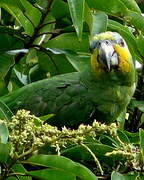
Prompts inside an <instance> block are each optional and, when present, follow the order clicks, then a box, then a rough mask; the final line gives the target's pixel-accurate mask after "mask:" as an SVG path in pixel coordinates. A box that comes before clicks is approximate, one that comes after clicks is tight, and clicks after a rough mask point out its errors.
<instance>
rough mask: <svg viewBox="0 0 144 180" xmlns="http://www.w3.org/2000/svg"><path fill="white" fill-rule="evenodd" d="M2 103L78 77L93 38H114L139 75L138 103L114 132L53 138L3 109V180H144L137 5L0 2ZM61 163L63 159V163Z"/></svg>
mask: <svg viewBox="0 0 144 180" xmlns="http://www.w3.org/2000/svg"><path fill="white" fill-rule="evenodd" d="M0 7H1V19H0V96H3V95H5V94H7V93H9V92H12V91H15V90H16V89H18V88H21V87H22V86H25V85H26V84H29V83H32V82H34V81H38V80H41V79H44V78H50V77H51V76H55V75H59V74H64V73H69V72H74V71H81V70H82V69H84V68H85V67H86V66H87V64H88V63H89V58H90V52H89V43H90V41H91V38H92V37H93V35H95V34H96V33H100V32H103V31H107V30H110V31H116V32H118V33H120V34H121V35H122V36H123V37H124V39H125V40H126V42H127V44H128V46H129V49H130V51H131V54H132V56H133V60H134V61H135V62H136V64H137V63H138V62H139V63H140V64H139V65H141V66H139V67H137V71H138V84H137V89H136V92H135V95H134V97H133V99H132V100H131V103H130V105H129V107H128V108H127V113H126V116H125V115H124V116H121V117H119V118H118V120H117V122H118V123H117V124H115V123H113V124H111V125H109V126H107V125H105V124H101V123H98V122H96V121H95V122H93V124H92V125H91V126H90V125H89V126H85V125H80V126H79V128H78V129H77V130H70V129H67V128H66V127H64V128H63V129H62V130H58V129H57V128H56V127H52V126H50V125H48V124H45V123H44V120H45V119H48V118H51V117H52V116H53V115H52V114H49V115H47V116H46V117H40V118H37V117H35V116H33V115H30V114H29V112H27V111H24V110H20V111H18V112H17V114H16V115H15V116H14V115H13V113H12V112H11V111H10V109H9V108H8V107H7V106H6V105H5V104H4V103H3V102H1V101H0V118H1V121H0V174H1V177H0V179H7V180H16V179H20V180H23V179H24V180H30V179H32V178H36V179H53V180H57V179H58V180H63V179H65V180H67V179H68V180H76V179H81V180H94V179H95V180H96V179H97V178H99V179H101V178H102V179H110V177H111V179H112V180H115V179H126V180H129V179H131V180H133V179H136V178H137V179H138V178H139V179H143V178H144V168H143V166H144V130H143V126H144V114H143V112H144V96H143V95H144V92H143V90H144V84H143V81H144V69H143V58H144V45H143V44H144V17H143V16H142V13H143V11H144V4H143V3H142V2H141V1H140V3H139V4H137V3H136V2H135V0H99V1H98V0H67V1H66V0H1V1H0ZM60 155H61V156H60Z"/></svg>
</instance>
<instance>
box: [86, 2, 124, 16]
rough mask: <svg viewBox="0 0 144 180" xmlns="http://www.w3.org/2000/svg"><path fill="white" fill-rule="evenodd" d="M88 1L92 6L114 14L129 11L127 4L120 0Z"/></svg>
mask: <svg viewBox="0 0 144 180" xmlns="http://www.w3.org/2000/svg"><path fill="white" fill-rule="evenodd" d="M86 2H87V4H88V5H89V7H90V8H94V9H96V10H100V11H104V12H106V13H108V14H112V15H117V16H122V15H125V13H126V12H127V8H126V6H125V5H124V4H123V3H122V2H121V1H120V0H99V1H97V0H86Z"/></svg>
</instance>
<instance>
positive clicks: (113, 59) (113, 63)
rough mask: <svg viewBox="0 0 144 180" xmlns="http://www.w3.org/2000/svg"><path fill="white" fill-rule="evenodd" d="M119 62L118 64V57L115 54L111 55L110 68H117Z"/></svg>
mask: <svg viewBox="0 0 144 180" xmlns="http://www.w3.org/2000/svg"><path fill="white" fill-rule="evenodd" d="M118 64H119V62H118V55H117V53H116V52H115V53H113V55H112V56H111V66H118Z"/></svg>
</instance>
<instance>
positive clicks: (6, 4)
mask: <svg viewBox="0 0 144 180" xmlns="http://www.w3.org/2000/svg"><path fill="white" fill-rule="evenodd" d="M19 4H20V3H19V2H18V0H16V1H13V0H8V1H7V0H3V1H1V2H0V7H3V8H4V9H5V10H6V11H8V12H9V13H10V14H11V15H12V16H13V17H15V18H16V20H17V22H18V23H19V24H20V25H22V26H23V28H24V29H25V32H26V33H27V34H28V35H32V34H33V32H34V27H33V25H32V23H31V22H30V21H29V19H28V18H27V17H26V16H25V15H24V14H23V11H24V9H23V7H22V6H19Z"/></svg>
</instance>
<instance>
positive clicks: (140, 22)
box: [125, 11, 144, 32]
mask: <svg viewBox="0 0 144 180" xmlns="http://www.w3.org/2000/svg"><path fill="white" fill-rule="evenodd" d="M125 19H126V21H127V22H129V23H130V24H132V25H133V26H134V27H135V28H136V29H139V30H141V31H142V32H144V28H143V27H144V17H143V16H142V15H141V14H138V13H136V12H132V11H128V12H127V14H126V15H125Z"/></svg>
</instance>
